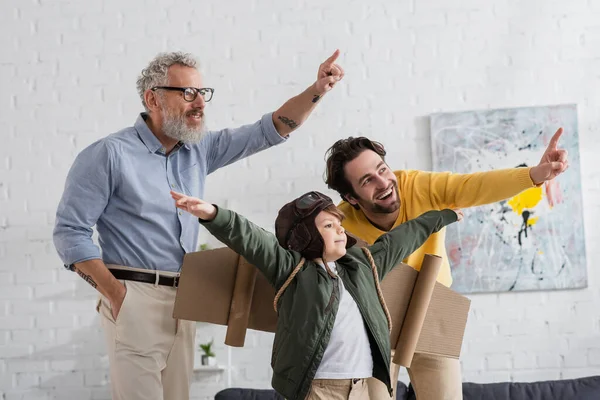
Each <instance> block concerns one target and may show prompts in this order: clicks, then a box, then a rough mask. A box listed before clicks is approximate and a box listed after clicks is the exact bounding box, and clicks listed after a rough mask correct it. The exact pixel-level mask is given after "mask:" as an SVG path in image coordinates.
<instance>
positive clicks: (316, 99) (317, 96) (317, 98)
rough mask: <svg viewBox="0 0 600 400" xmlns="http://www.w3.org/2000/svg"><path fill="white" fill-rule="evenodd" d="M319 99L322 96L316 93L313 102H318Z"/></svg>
mask: <svg viewBox="0 0 600 400" xmlns="http://www.w3.org/2000/svg"><path fill="white" fill-rule="evenodd" d="M319 100H321V96H319V95H318V94H316V95H315V97H313V99H312V102H313V103H316V102H317V101H319Z"/></svg>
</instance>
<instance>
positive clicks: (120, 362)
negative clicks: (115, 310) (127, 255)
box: [97, 265, 196, 400]
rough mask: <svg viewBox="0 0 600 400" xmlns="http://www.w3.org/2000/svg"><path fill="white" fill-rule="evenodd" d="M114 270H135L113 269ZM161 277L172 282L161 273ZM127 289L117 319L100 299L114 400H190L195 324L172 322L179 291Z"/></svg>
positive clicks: (130, 283)
mask: <svg viewBox="0 0 600 400" xmlns="http://www.w3.org/2000/svg"><path fill="white" fill-rule="evenodd" d="M108 267H109V268H111V269H113V268H117V269H131V270H136V271H142V272H148V270H138V269H134V268H125V267H118V266H114V265H108ZM160 275H162V276H173V275H177V274H172V273H168V272H163V271H160ZM122 283H123V284H124V285H125V287H126V288H127V293H126V294H125V299H124V300H123V305H122V306H121V309H120V311H119V315H118V316H117V319H116V320H115V319H113V317H112V311H111V308H110V307H111V306H110V302H109V301H108V299H107V298H105V297H104V296H100V300H99V301H98V307H97V310H98V312H99V313H100V315H101V322H102V326H103V328H104V333H105V337H106V344H107V351H108V362H109V367H110V381H111V391H112V398H113V400H188V399H189V392H190V384H191V377H192V369H193V364H194V339H195V336H196V323H195V322H192V321H184V320H176V319H173V307H174V304H175V293H176V290H177V289H176V288H172V287H167V286H159V285H154V284H148V283H141V282H134V281H122Z"/></svg>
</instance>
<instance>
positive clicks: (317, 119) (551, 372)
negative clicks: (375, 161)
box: [0, 0, 600, 400]
mask: <svg viewBox="0 0 600 400" xmlns="http://www.w3.org/2000/svg"><path fill="white" fill-rule="evenodd" d="M599 4H600V3H599V2H597V1H590V0H571V1H569V2H565V1H558V0H551V1H549V0H518V1H517V0H490V1H485V2H482V1H480V0H469V1H467V0H447V1H442V0H420V1H415V0H409V1H402V2H393V1H380V0H371V1H369V2H364V1H347V0H345V1H344V0H334V1H330V2H327V3H323V2H320V1H316V0H304V1H296V2H282V1H272V0H271V1H268V0H253V1H242V0H237V1H216V0H210V1H202V2H197V1H177V2H175V1H173V0H171V1H168V0H162V1H159V0H145V1H144V0H128V1H117V0H104V1H95V2H77V1H68V0H38V1H28V2H25V1H17V0H5V1H3V2H2V4H1V5H0V26H1V27H0V43H1V48H2V50H3V51H2V52H0V87H2V95H1V96H0V126H2V127H3V128H4V129H3V131H2V133H1V134H0V135H1V138H2V142H3V145H2V146H1V147H0V399H5V400H8V399H11V400H12V399H66V398H69V399H71V398H73V399H107V398H109V392H108V387H107V368H106V366H107V360H106V355H105V351H104V343H103V337H102V332H101V331H100V330H99V327H98V318H97V317H96V315H95V314H94V310H93V303H94V297H95V295H94V291H93V290H92V289H91V288H89V287H88V286H87V285H86V284H85V283H84V282H83V281H82V280H81V279H78V278H77V277H76V276H75V275H74V274H72V273H69V272H66V271H63V270H62V269H61V263H60V261H59V259H58V257H57V256H56V253H55V251H54V248H53V246H52V243H51V230H52V224H53V221H54V212H55V209H56V205H57V202H58V200H59V197H60V194H61V192H62V187H63V184H64V180H65V176H66V173H67V170H68V168H69V166H70V164H71V163H72V161H73V158H74V156H75V154H76V153H77V152H79V151H80V150H81V149H83V148H84V147H85V146H86V145H88V144H90V143H91V142H93V141H94V140H96V139H98V138H100V137H102V136H104V135H106V134H109V133H111V132H113V131H115V130H117V129H120V128H122V127H124V126H128V125H131V124H132V123H133V122H134V120H135V117H136V113H137V112H139V111H140V110H141V105H140V103H139V101H138V97H137V94H136V92H135V79H136V76H137V74H138V73H139V71H140V69H141V68H142V67H143V66H144V65H145V64H146V63H147V62H148V60H149V59H150V58H151V57H152V56H154V55H155V53H157V52H159V51H165V50H176V49H182V50H187V51H190V52H193V53H195V54H196V55H197V56H198V57H199V58H200V59H201V61H202V66H203V70H204V72H205V82H206V83H207V84H210V85H211V86H214V87H215V88H216V89H217V91H216V95H215V99H214V102H212V103H210V105H209V106H208V107H207V114H208V116H209V119H210V125H211V126H212V127H224V126H228V125H229V126H230V125H237V124H242V123H248V122H252V121H253V120H255V119H257V118H258V117H259V116H260V115H262V114H263V113H264V112H267V111H269V110H273V109H275V108H277V107H278V106H279V105H280V104H281V103H282V102H283V101H285V100H286V99H287V98H289V97H290V96H292V95H295V94H296V93H298V92H299V91H301V90H302V89H304V88H305V87H306V86H307V85H309V84H310V83H312V81H313V80H314V77H315V73H316V68H317V66H318V64H319V63H320V62H321V61H322V60H323V59H324V57H326V56H328V55H329V54H330V53H331V52H332V51H333V50H334V49H335V48H340V49H341V50H342V52H343V54H342V56H341V58H340V61H339V62H340V64H341V65H343V66H344V68H345V69H346V78H345V79H344V81H343V82H342V83H341V84H340V85H339V86H338V87H337V88H336V90H335V91H334V92H332V93H331V94H329V95H328V96H327V97H326V98H325V99H324V100H323V101H322V103H321V104H320V105H319V107H318V109H317V111H316V112H315V113H314V115H313V116H312V118H311V119H310V120H309V121H308V122H307V123H306V125H305V126H304V127H303V128H302V129H301V131H299V132H297V133H295V134H294V135H293V136H294V137H293V138H292V139H291V140H290V141H289V142H288V143H286V144H284V145H282V146H280V147H279V148H276V149H271V150H268V151H267V152H265V153H263V154H262V155H261V156H260V157H254V158H251V159H249V160H247V161H245V162H242V163H238V164H236V165H233V166H230V167H228V168H225V169H223V170H221V171H218V172H217V173H215V174H214V175H213V176H211V177H210V179H209V182H208V190H207V192H206V199H208V200H210V201H213V202H217V203H221V204H224V205H227V206H229V207H233V208H235V209H236V210H237V211H240V212H242V213H245V214H247V215H248V216H249V217H250V218H251V219H253V220H255V221H256V222H257V223H259V224H261V225H263V226H265V227H266V228H271V227H272V224H273V220H274V217H275V215H276V211H277V209H278V207H279V206H280V205H281V204H283V203H284V202H285V201H287V200H289V199H290V198H291V197H292V196H294V195H297V194H300V193H302V192H304V191H306V190H309V189H320V190H323V191H326V189H325V187H324V184H322V183H321V182H322V179H321V177H322V172H323V154H324V152H325V150H326V149H327V147H328V146H329V145H331V144H332V143H333V142H334V141H335V140H336V139H338V138H340V137H344V136H349V135H356V134H359V133H362V134H366V135H368V136H371V137H373V138H376V139H378V140H380V141H382V142H383V143H384V144H385V145H386V146H387V148H388V150H389V161H390V164H391V165H392V166H393V167H395V168H404V167H411V168H422V169H428V168H430V167H431V158H430V147H429V146H430V141H429V137H428V131H427V119H426V118H425V117H426V116H427V115H428V114H430V113H432V112H436V111H459V110H469V109H481V108H486V107H494V108H496V107H515V106H530V105H546V104H557V103H571V102H574V103H577V104H578V105H579V122H580V125H579V126H580V132H579V134H580V139H581V159H582V164H583V165H582V171H583V190H584V193H583V196H584V202H585V217H586V221H587V222H586V247H587V249H588V260H590V261H589V288H587V289H584V290H576V291H560V292H533V293H513V294H491V295H476V296H471V297H472V300H473V307H472V312H471V316H470V320H469V325H468V329H467V334H466V338H465V344H464V347H463V352H464V353H463V354H464V356H463V370H464V378H465V379H466V380H470V381H479V382H488V381H502V380H539V379H558V378H571V377H579V376H585V375H592V374H600V361H599V360H600V317H599V316H598V309H599V306H600V283H599V282H598V279H599V274H598V272H597V269H596V265H595V263H594V262H593V260H594V259H595V258H597V257H600V253H599V250H598V249H599V248H600V246H599V245H600V234H599V233H598V231H597V230H595V229H594V228H595V224H597V223H598V222H600V178H599V177H600V167H598V164H597V163H596V162H595V160H596V159H597V157H598V156H597V154H598V153H600V141H598V140H597V139H596V140H593V137H597V134H598V133H597V131H598V128H599V127H600V119H599V117H598V112H597V110H598V108H599V107H600V92H599V91H598V90H597V88H598V85H599V84H600V77H599V75H598V71H599V70H600V46H599V44H600V5H599ZM566 134H567V135H568V134H569V132H567V133H566ZM290 177H292V178H294V180H293V181H291V182H290V181H289V178H290ZM267 181H268V182H269V184H268V185H266V182H267ZM223 182H228V183H230V185H224V184H223ZM231 184H233V185H231ZM330 194H332V193H330ZM211 337H214V338H215V340H216V341H217V342H218V347H217V355H218V358H219V363H220V364H227V361H228V355H227V350H226V349H225V347H224V346H223V345H222V341H223V338H224V330H223V328H221V327H210V326H206V325H201V327H200V329H199V332H198V339H199V340H201V341H204V340H209V339H210V338H211ZM271 341H272V337H271V335H267V334H259V333H253V332H251V333H249V337H248V346H247V347H245V348H243V349H233V350H232V352H231V361H232V369H231V371H229V372H230V374H231V375H230V377H229V378H230V379H231V382H232V384H233V385H235V386H248V387H268V385H269V380H270V374H271V371H270V368H269V362H268V361H269V356H270V345H271ZM229 372H223V373H218V372H217V373H197V374H196V382H195V383H194V385H193V387H192V392H193V395H194V398H195V399H209V398H212V396H213V395H214V393H215V392H217V391H218V390H220V389H222V388H224V387H225V386H226V385H227V379H228V373H229ZM403 376H404V378H406V376H405V374H404V375H403Z"/></svg>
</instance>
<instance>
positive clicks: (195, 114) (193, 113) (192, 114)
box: [186, 110, 204, 119]
mask: <svg viewBox="0 0 600 400" xmlns="http://www.w3.org/2000/svg"><path fill="white" fill-rule="evenodd" d="M186 116H188V117H191V118H194V119H201V118H202V117H204V113H203V112H202V111H200V110H197V111H190V112H188V113H186Z"/></svg>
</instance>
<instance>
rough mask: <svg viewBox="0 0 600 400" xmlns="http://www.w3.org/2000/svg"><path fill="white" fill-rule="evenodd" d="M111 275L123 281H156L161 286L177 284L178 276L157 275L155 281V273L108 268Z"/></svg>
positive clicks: (175, 285) (174, 285)
mask: <svg viewBox="0 0 600 400" xmlns="http://www.w3.org/2000/svg"><path fill="white" fill-rule="evenodd" d="M109 271H110V272H111V273H112V274H113V276H114V277H115V278H117V279H121V280H125V281H136V282H143V283H152V284H154V283H158V284H159V285H162V286H171V287H177V286H179V276H159V277H158V282H156V273H147V272H138V271H128V270H126V269H109Z"/></svg>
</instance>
